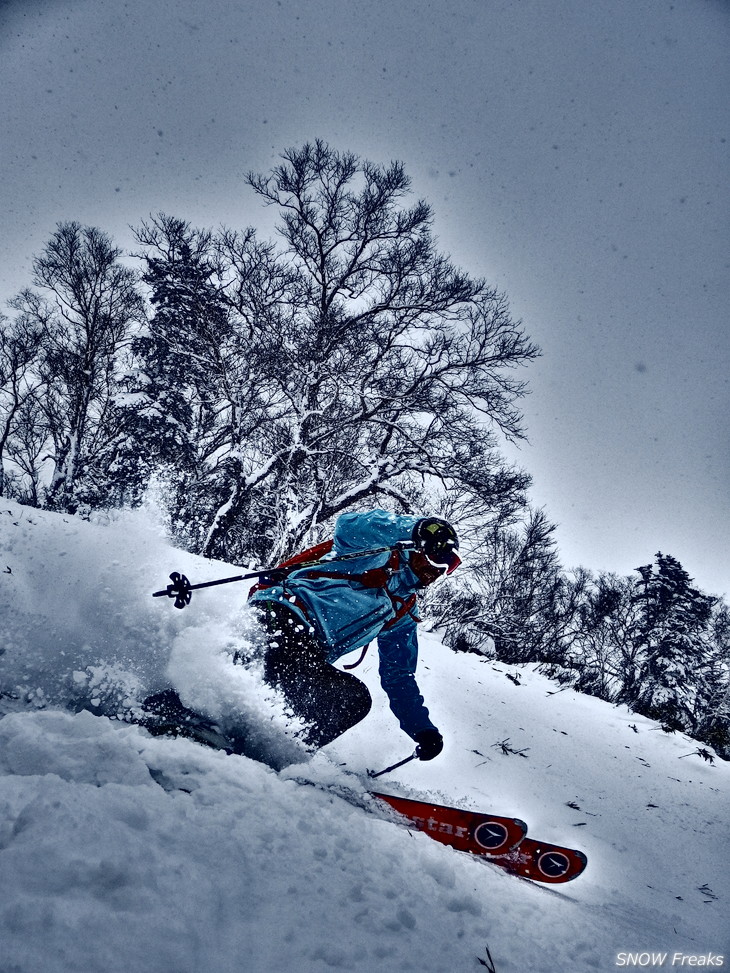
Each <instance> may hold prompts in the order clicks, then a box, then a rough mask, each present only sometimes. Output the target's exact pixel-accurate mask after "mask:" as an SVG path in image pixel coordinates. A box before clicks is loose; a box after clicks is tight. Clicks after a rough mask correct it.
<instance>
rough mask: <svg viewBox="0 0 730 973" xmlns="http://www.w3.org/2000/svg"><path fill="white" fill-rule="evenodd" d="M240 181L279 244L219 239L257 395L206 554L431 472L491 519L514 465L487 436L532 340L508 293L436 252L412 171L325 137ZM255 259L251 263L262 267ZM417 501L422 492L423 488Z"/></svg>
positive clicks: (510, 489)
mask: <svg viewBox="0 0 730 973" xmlns="http://www.w3.org/2000/svg"><path fill="white" fill-rule="evenodd" d="M283 160H284V161H283V163H282V164H281V165H279V166H277V167H276V168H275V169H274V171H273V172H272V173H271V174H270V175H268V176H261V175H250V176H249V180H248V181H249V184H250V185H251V186H252V187H253V189H254V190H255V192H256V193H257V194H258V195H259V196H260V197H261V198H262V199H263V200H264V201H265V202H266V203H267V204H270V205H273V206H276V207H277V208H278V210H279V213H280V216H281V225H280V233H281V236H282V238H283V242H284V247H283V249H278V250H274V249H272V248H270V247H262V245H261V244H259V243H258V242H257V241H256V240H255V237H254V236H253V234H252V233H251V232H250V231H248V232H247V233H245V234H236V233H227V234H225V235H224V236H223V237H222V238H221V240H220V247H219V252H220V258H221V265H220V276H221V280H222V282H223V285H224V293H225V295H226V299H227V301H228V303H229V307H230V310H231V313H232V315H234V317H235V320H236V322H237V324H238V327H239V328H240V329H241V330H243V331H244V332H245V334H246V336H247V349H248V354H247V361H248V362H249V363H250V367H252V368H254V369H255V371H256V374H257V376H258V381H259V385H258V386H257V388H258V389H259V390H262V394H264V396H265V398H266V401H267V409H266V414H265V415H264V416H262V418H261V421H259V422H258V424H257V426H256V428H255V429H254V430H250V432H249V434H248V436H247V439H246V441H245V443H242V444H241V446H240V447H239V445H238V444H235V445H234V444H232V449H231V451H230V453H229V456H228V465H227V467H226V470H225V477H224V479H222V480H221V483H225V493H224V496H223V498H222V502H221V504H220V505H219V507H218V509H217V510H215V511H214V513H213V516H212V518H211V523H210V531H209V534H208V538H207V541H206V544H205V547H204V551H205V553H206V554H209V555H213V556H221V555H226V556H228V557H230V556H231V553H232V552H231V549H230V544H231V539H232V536H233V534H232V528H234V527H235V526H236V525H240V524H241V523H245V524H246V525H248V528H249V530H250V531H251V534H252V537H253V538H255V540H254V543H253V544H252V546H251V548H250V549H249V550H248V551H245V550H243V549H240V550H238V551H236V552H235V553H236V555H237V556H241V555H243V554H253V555H254V556H259V557H264V558H266V559H270V558H272V557H273V558H276V557H278V556H279V555H282V554H286V553H288V552H290V551H292V550H294V549H295V548H297V547H299V546H300V545H301V544H302V543H303V542H306V541H307V540H308V539H309V538H313V537H316V536H317V533H318V531H319V530H320V525H323V524H326V523H327V522H328V521H330V520H331V518H333V517H334V516H336V515H337V514H338V513H340V512H341V511H343V510H346V509H348V508H349V507H352V506H354V505H361V506H362V505H363V504H365V505H367V504H368V503H375V502H378V503H383V502H385V503H392V504H395V505H398V506H400V507H401V508H402V509H410V508H412V506H413V503H412V498H413V497H414V495H417V496H419V497H420V498H421V500H420V502H421V503H423V502H424V501H423V492H424V489H428V487H429V485H430V484H442V485H445V486H446V487H447V488H448V490H449V492H451V493H457V494H460V495H463V496H466V497H470V498H471V499H472V501H473V502H474V503H475V504H478V505H479V507H480V508H481V510H482V511H484V510H486V509H489V510H491V511H492V512H493V514H494V517H495V519H496V518H497V517H499V516H500V515H501V514H503V513H504V511H506V510H509V511H514V510H515V509H517V508H518V507H519V506H520V505H522V504H523V503H524V493H523V491H524V489H525V487H526V485H527V483H528V479H527V477H526V476H525V475H524V474H522V473H521V472H520V471H516V470H514V469H512V468H510V467H508V466H507V464H505V462H504V461H503V459H502V457H501V456H500V455H499V453H498V448H497V447H498V443H499V435H500V434H502V435H504V436H507V437H509V438H519V437H520V436H521V435H522V429H521V416H520V413H519V410H518V409H517V406H516V402H517V400H518V399H519V397H520V396H521V395H522V394H523V393H524V384H523V382H522V381H521V380H519V379H518V378H517V377H516V376H515V369H516V368H517V367H518V366H520V365H524V364H526V363H528V362H529V361H530V360H531V359H532V358H534V357H535V355H536V354H537V351H536V349H535V347H534V346H533V345H532V344H530V343H529V341H528V340H527V339H526V338H525V335H524V333H523V331H522V329H521V327H520V326H519V325H518V324H517V323H515V322H514V321H513V320H512V319H511V317H510V315H509V311H508V308H507V304H506V301H505V299H504V297H503V296H502V295H500V294H498V293H497V292H496V290H494V288H492V287H489V286H488V285H487V284H486V283H485V282H484V281H482V280H475V279H473V278H471V277H469V276H468V275H467V274H465V273H464V272H462V271H460V270H458V269H457V268H456V267H455V266H454V265H453V264H452V263H451V262H450V260H449V259H448V258H447V257H445V256H444V255H442V254H441V253H439V252H438V250H437V249H436V245H435V242H434V240H433V237H432V234H431V226H432V214H431V211H430V208H429V207H428V206H427V205H426V204H425V203H424V202H422V201H418V202H416V203H414V204H412V205H407V202H406V197H407V195H408V193H409V191H410V180H409V178H408V177H407V175H406V174H405V172H404V170H403V167H402V165H400V164H399V163H392V164H390V165H387V166H380V165H375V164H373V163H370V162H367V161H362V160H360V159H359V158H358V157H356V156H355V155H353V154H351V153H340V152H337V151H335V150H334V149H332V148H331V147H329V146H328V145H326V144H324V143H322V142H319V141H318V142H316V143H314V144H312V145H305V146H304V147H303V148H301V149H292V150H290V151H288V152H287V153H286V154H285V155H284V157H283ZM262 268H263V272H262ZM426 502H427V503H428V501H426Z"/></svg>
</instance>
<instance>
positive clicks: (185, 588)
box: [152, 568, 277, 608]
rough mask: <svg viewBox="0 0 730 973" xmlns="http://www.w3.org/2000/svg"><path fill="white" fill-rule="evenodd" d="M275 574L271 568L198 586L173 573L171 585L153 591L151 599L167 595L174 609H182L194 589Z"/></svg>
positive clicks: (204, 582)
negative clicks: (172, 599)
mask: <svg viewBox="0 0 730 973" xmlns="http://www.w3.org/2000/svg"><path fill="white" fill-rule="evenodd" d="M276 573H277V572H276V569H275V568H272V569H270V570H268V571H254V572H253V573H251V574H237V575H236V576H235V577H233V578H219V579H218V580H217V581H201V582H200V584H190V582H189V581H188V579H187V578H186V577H185V575H184V574H180V573H179V571H173V572H172V574H171V575H170V580H171V581H172V584H169V585H168V586H167V587H166V588H163V589H162V591H153V592H152V597H153V598H162V597H164V596H165V595H167V597H168V598H174V599H175V608H184V607H185V606H186V605H189V604H190V598H191V593H192V592H193V591H195V589H196V588H212V587H214V586H215V585H218V584H230V583H231V582H232V581H245V580H247V579H248V578H264V577H271V576H272V575H274V576H275V575H276Z"/></svg>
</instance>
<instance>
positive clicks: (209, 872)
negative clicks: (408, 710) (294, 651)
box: [0, 501, 730, 973]
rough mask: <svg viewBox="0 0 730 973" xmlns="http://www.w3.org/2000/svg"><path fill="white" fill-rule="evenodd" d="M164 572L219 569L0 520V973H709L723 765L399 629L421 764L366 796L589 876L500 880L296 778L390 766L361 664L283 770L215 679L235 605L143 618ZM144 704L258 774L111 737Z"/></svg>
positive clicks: (178, 749)
mask: <svg viewBox="0 0 730 973" xmlns="http://www.w3.org/2000/svg"><path fill="white" fill-rule="evenodd" d="M171 570H181V571H184V572H185V573H186V574H187V575H188V576H189V577H190V578H191V580H193V581H194V582H197V581H204V580H209V579H212V578H216V577H225V576H227V575H229V574H236V573H239V569H237V568H234V569H231V568H230V566H227V565H222V564H220V563H212V562H208V561H204V560H202V559H200V558H195V557H193V556H192V555H189V554H185V553H183V552H180V551H176V550H173V549H171V547H170V546H169V544H168V542H167V541H166V540H165V539H164V538H163V537H162V535H161V532H160V531H159V529H158V528H157V527H156V526H155V525H154V520H153V518H152V517H151V516H150V515H148V514H144V513H141V512H136V513H134V514H123V515H120V516H119V517H118V518H117V519H114V520H113V521H111V522H109V523H108V524H103V525H102V524H98V523H95V524H89V523H86V522H83V521H81V520H79V519H77V518H73V517H66V516H61V515H55V514H50V513H47V512H42V511H35V510H30V509H28V508H23V507H20V506H18V505H16V504H13V503H11V502H7V501H2V504H1V505H0V692H3V693H5V694H6V695H5V696H4V705H1V706H0V712H2V711H3V710H5V711H9V712H7V715H5V716H4V717H2V718H0V889H2V896H1V897H0V973H71V971H73V973H79V971H84V973H97V971H98V973H202V971H205V973H280V971H281V973H284V971H287V973H288V971H297V973H310V971H311V973H315V971H317V973H324V971H328V970H352V971H358V973H372V971H375V970H377V971H387V973H390V971H393V973H395V971H398V973H400V971H405V970H413V971H418V973H450V971H468V970H475V971H476V970H480V969H481V970H484V969H485V967H484V966H483V965H481V964H480V962H479V960H480V959H485V958H486V947H487V945H488V946H489V949H490V951H491V954H492V956H493V958H494V960H495V964H496V969H497V971H498V973H556V971H560V973H587V971H593V970H612V969H615V968H617V967H619V966H629V965H636V964H638V963H640V964H641V965H642V966H646V965H652V964H653V966H654V968H657V967H661V966H664V967H665V968H675V969H676V968H682V967H684V968H687V966H690V965H691V966H697V965H699V966H705V967H710V968H714V969H718V968H726V969H727V968H730V936H729V935H728V903H729V902H730V875H729V873H728V867H727V864H728V857H729V856H728V838H727V830H728V829H727V823H728V822H727V815H728V811H727V809H728V789H729V787H728V785H729V783H730V767H729V766H728V764H726V763H723V762H722V761H716V762H715V764H714V765H711V764H709V763H708V762H706V761H704V760H703V759H702V758H701V757H700V756H699V755H698V754H697V744H696V743H694V742H693V741H691V740H689V739H687V738H685V737H682V736H679V735H667V734H665V733H663V732H662V731H661V730H660V729H659V728H658V727H657V725H656V724H653V723H651V722H650V721H648V720H645V719H641V718H637V717H635V716H634V715H633V714H630V713H628V712H627V711H626V710H624V709H622V708H616V707H612V706H610V705H608V704H606V703H604V702H602V701H599V700H596V699H592V698H589V697H585V696H580V695H578V694H576V693H574V692H572V691H571V690H565V691H559V687H557V686H555V685H554V684H552V683H550V682H549V681H548V680H546V679H545V678H543V677H542V676H540V675H539V674H537V673H535V672H534V671H533V670H532V669H531V668H529V667H527V668H517V667H508V666H504V665H500V664H496V663H494V662H492V661H490V660H485V659H482V658H479V657H476V656H466V655H461V656H457V655H455V654H453V653H451V652H450V651H448V650H447V649H445V648H444V647H443V646H442V645H440V643H439V642H438V640H437V639H436V638H435V637H433V636H430V635H428V634H427V633H426V634H424V635H423V636H422V640H421V641H422V653H421V661H420V666H419V683H420V685H421V688H422V690H423V692H424V695H425V696H426V698H427V701H428V703H429V705H430V709H431V713H432V716H433V717H434V720H435V722H436V723H437V724H438V725H439V726H440V728H441V729H442V732H443V733H444V736H445V738H446V748H445V750H444V753H443V754H442V755H441V756H440V757H439V758H437V759H436V760H435V761H433V762H431V763H425V764H424V763H420V762H417V761H414V762H412V763H410V764H408V765H406V766H405V767H403V768H401V769H400V770H399V771H396V772H395V773H394V774H392V775H391V776H390V777H383V778H381V779H380V780H379V781H378V787H379V788H380V789H381V790H385V791H390V792H391V793H401V794H404V795H406V796H412V797H416V798H419V797H420V798H424V797H425V798H428V799H433V800H434V801H435V802H437V803H448V804H455V805H461V806H464V807H468V808H473V809H477V810H492V811H495V812H501V813H505V814H511V815H515V816H517V817H521V818H523V819H524V820H526V821H527V822H528V824H529V825H530V834H532V835H534V836H537V837H539V838H543V839H545V840H548V841H557V842H563V843H567V844H571V845H573V846H575V847H579V848H581V849H583V850H584V851H585V852H586V853H587V854H588V858H589V864H588V869H587V871H586V872H585V873H584V875H583V876H581V877H580V878H579V879H577V880H576V881H575V882H574V883H572V884H569V885H566V886H563V887H558V888H552V887H541V886H538V885H535V884H531V883H529V882H524V881H521V880H519V879H516V878H513V877H511V876H508V875H506V874H505V873H503V872H501V871H500V870H499V869H497V868H495V867H494V866H491V865H489V864H486V863H484V862H482V861H478V860H475V859H472V858H469V857H468V856H466V855H461V854H459V853H456V852H454V851H452V850H451V849H448V848H446V847H444V846H441V845H439V844H437V843H435V842H433V841H431V840H430V839H429V838H428V837H427V836H426V835H423V834H420V833H415V832H412V831H410V830H409V829H407V828H406V827H401V826H399V825H398V824H396V823H394V822H393V821H392V820H388V819H387V815H385V814H378V813H375V811H374V810H373V811H372V812H370V811H368V810H365V809H363V808H361V807H357V806H353V805H352V804H351V803H348V802H346V801H345V800H343V799H342V797H340V796H337V795H336V794H335V793H332V792H327V791H326V790H322V789H320V788H319V787H315V786H309V785H307V784H306V783H303V782H302V781H303V780H304V781H306V780H309V781H317V782H319V783H320V784H324V785H327V784H332V785H337V786H338V787H347V788H349V789H351V790H352V791H353V792H355V793H356V794H358V795H359V797H360V800H361V801H362V802H364V803H367V795H366V783H365V782H366V781H367V778H366V776H365V771H366V769H367V768H375V769H380V768H382V767H385V766H387V765H389V764H391V763H393V762H395V761H396V760H398V759H400V758H402V757H404V756H406V755H407V754H408V753H409V752H410V751H411V750H412V745H411V742H410V741H409V740H408V738H407V737H405V736H404V735H403V734H402V732H401V731H400V730H399V728H398V727H397V725H396V723H395V721H394V720H393V718H392V717H391V715H390V713H389V711H388V709H387V706H386V704H385V701H384V696H383V693H382V691H381V690H380V688H379V686H378V682H377V672H376V665H375V662H376V660H375V652H374V651H371V653H370V654H369V656H368V658H367V659H366V662H365V663H364V664H363V666H362V667H361V668H360V669H359V670H357V672H358V673H359V674H360V676H361V678H363V679H364V680H365V681H366V682H367V683H368V685H369V686H370V688H371V692H372V693H373V697H374V701H375V705H374V707H373V711H372V713H371V714H370V716H369V717H368V719H367V720H366V721H364V723H362V724H360V725H359V726H358V727H356V728H354V729H353V730H352V731H350V732H349V733H348V734H346V735H345V736H344V737H343V738H341V739H340V740H339V741H336V742H335V743H334V744H332V745H330V746H329V747H328V748H326V749H325V750H324V751H322V752H320V753H319V754H317V755H315V756H314V757H313V758H307V756H306V754H304V752H303V751H302V750H301V748H300V747H299V745H298V743H297V739H296V727H294V728H293V729H292V728H288V726H287V722H286V718H285V714H284V712H283V709H282V707H281V705H280V702H279V700H278V699H277V698H276V697H275V696H274V695H272V694H271V692H270V691H268V690H267V689H266V688H265V687H264V686H263V685H262V683H261V680H260V678H259V675H258V673H257V670H256V665H255V664H252V665H251V666H250V667H248V668H245V667H241V666H233V665H232V664H231V654H232V652H233V651H234V650H235V649H236V648H240V649H244V650H246V649H247V648H249V647H250V646H251V645H252V644H253V629H252V626H251V621H250V618H249V617H248V613H247V612H246V610H245V609H244V608H242V605H243V602H244V596H245V587H244V586H243V585H241V584H234V585H228V586H225V587H221V588H215V589H212V590H208V591H204V592H197V593H193V600H192V603H191V605H190V607H188V608H187V609H185V610H184V611H178V610H176V609H174V608H173V606H172V603H171V602H170V601H168V600H167V599H153V598H151V597H150V594H151V592H152V591H153V590H155V589H157V588H161V587H163V586H164V585H165V583H166V581H167V575H168V574H169V572H170V571H171ZM170 682H172V683H173V684H174V685H175V686H176V687H177V688H178V690H179V691H180V693H181V696H182V697H183V700H184V701H185V702H186V703H187V704H188V705H191V706H195V707H197V708H199V709H202V710H204V711H205V712H207V713H209V714H210V715H211V716H214V717H215V718H216V719H218V720H220V721H222V722H223V723H226V722H236V723H238V724H244V725H246V727H247V728H248V732H249V735H250V737H251V739H252V752H253V753H255V754H257V755H258V756H265V757H266V758H267V760H268V761H269V763H271V764H273V766H274V767H275V768H277V769H272V768H271V767H270V766H267V765H266V764H264V763H262V762H259V761H257V760H253V759H250V758H248V757H239V756H227V755H225V754H222V753H218V752H213V751H210V750H208V749H206V748H203V747H201V746H198V745H197V744H194V743H191V742H189V741H186V740H182V739H166V738H153V737H150V736H149V735H148V734H147V733H146V732H145V731H144V730H142V729H141V728H139V727H138V726H136V725H134V724H129V723H125V722H124V721H123V720H122V719H119V718H117V717H119V716H122V717H123V716H124V715H125V714H126V713H129V712H131V711H133V710H134V708H135V707H136V706H137V705H138V703H139V700H140V699H141V698H143V696H144V695H145V694H146V693H148V692H149V691H151V690H153V689H157V688H161V687H162V686H164V685H167V684H169V683H170ZM8 694H10V695H8ZM11 697H18V698H11ZM0 702H3V701H0ZM82 707H88V708H89V709H90V710H92V711H93V714H97V715H93V714H92V712H88V711H84V710H83V709H82ZM80 709H81V710H82V711H80V712H77V710H80ZM99 714H107V715H99ZM109 717H111V718H109ZM503 743H504V746H500V744H503ZM514 751H519V752H514ZM630 953H631V954H634V955H633V956H631V955H628V954H630ZM637 954H644V955H643V956H639V955H637ZM651 954H660V955H659V956H655V957H654V958H653V959H652V957H651ZM661 954H667V955H666V956H665V958H664V960H663V962H662V961H661ZM718 956H722V957H723V960H722V965H719V961H718ZM690 957H694V961H693V962H690V959H689V958H690Z"/></svg>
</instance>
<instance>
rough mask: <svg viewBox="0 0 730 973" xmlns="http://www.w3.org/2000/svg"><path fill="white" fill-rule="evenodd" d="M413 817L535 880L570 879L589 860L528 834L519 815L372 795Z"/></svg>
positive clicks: (448, 841) (434, 833) (441, 837)
mask: <svg viewBox="0 0 730 973" xmlns="http://www.w3.org/2000/svg"><path fill="white" fill-rule="evenodd" d="M373 797H377V798H378V799H379V800H381V801H385V802H386V803H387V804H389V805H390V806H391V807H392V808H393V809H394V810H395V811H398V813H399V814H402V815H403V816H404V817H406V818H408V819H409V821H412V822H413V824H415V825H416V827H417V828H418V829H419V831H425V832H426V834H427V835H428V836H429V837H430V838H433V839H434V840H435V841H440V842H441V843H442V844H445V845H449V846H450V847H452V848H455V849H456V850H457V851H466V852H469V854H472V855H480V856H482V857H484V858H486V859H487V860H489V861H490V862H493V863H494V864H495V865H499V867H500V868H504V869H505V870H506V871H508V872H510V873H511V874H513V875H520V876H521V877H522V878H529V879H532V881H534V882H549V883H559V882H569V881H570V880H571V879H574V878H577V877H578V876H579V875H580V874H581V872H583V870H584V869H585V867H586V864H587V862H588V859H587V858H586V856H585V855H584V854H583V852H582V851H575V850H574V849H571V848H563V847H562V845H552V844H548V843H546V842H539V841H535V840H534V839H532V838H526V837H525V835H526V833H527V825H526V824H525V823H524V821H520V820H519V819H518V818H507V817H501V816H498V815H494V814H483V813H481V812H479V811H464V810H462V809H460V808H455V807H443V806H441V805H439V804H428V803H426V802H424V801H412V800H410V799H409V798H406V797H393V796H392V795H390V794H373Z"/></svg>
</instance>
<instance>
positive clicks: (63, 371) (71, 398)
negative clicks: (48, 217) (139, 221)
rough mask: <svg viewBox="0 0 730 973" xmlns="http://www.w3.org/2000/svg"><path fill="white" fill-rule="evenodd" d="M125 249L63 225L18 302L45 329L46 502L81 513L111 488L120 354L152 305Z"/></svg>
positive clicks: (41, 369) (41, 368) (88, 230)
mask: <svg viewBox="0 0 730 973" xmlns="http://www.w3.org/2000/svg"><path fill="white" fill-rule="evenodd" d="M121 256H122V254H121V251H120V250H119V249H118V248H117V247H115V246H114V245H113V244H112V241H111V239H110V238H109V237H108V236H107V235H106V234H105V233H104V232H102V231H101V230H99V229H97V228H95V227H82V226H81V225H80V224H79V223H76V222H69V223H60V224H59V225H58V227H57V229H56V232H55V233H54V234H53V236H52V237H51V239H50V241H49V242H48V244H47V245H46V247H45V248H44V250H43V252H42V253H41V254H40V256H38V257H36V259H35V260H34V262H33V272H34V273H33V284H34V288H35V289H27V290H25V291H23V292H22V293H21V294H20V295H19V296H18V297H17V298H15V299H14V301H12V302H11V303H12V306H13V307H15V308H16V310H18V311H19V312H20V313H21V315H22V317H23V319H24V320H25V321H26V322H28V326H29V327H32V328H33V329H34V330H36V331H38V332H40V334H41V355H40V361H39V373H40V375H41V378H42V379H43V382H44V385H43V395H42V397H41V398H40V400H39V401H40V403H41V405H42V409H43V415H44V421H45V424H46V428H47V431H48V450H47V451H48V453H49V454H50V457H51V462H52V473H51V476H50V482H49V484H48V487H47V492H46V499H45V503H46V505H47V506H49V507H52V508H54V509H59V510H68V511H72V512H73V511H74V510H76V509H77V508H78V506H79V504H80V503H91V504H92V505H93V504H99V503H104V502H105V500H106V497H107V494H108V489H109V481H108V477H107V474H108V471H109V468H110V467H111V465H112V463H113V462H114V457H115V449H116V445H117V443H118V440H119V435H120V429H119V424H118V419H117V417H116V415H115V395H116V391H117V380H118V377H119V371H120V364H121V357H122V354H123V352H124V350H125V349H126V348H127V346H128V344H129V340H130V336H131V333H132V331H133V329H134V328H135V327H136V326H137V324H138V323H139V321H140V320H141V319H142V317H143V313H144V306H143V302H142V298H141V296H140V294H139V292H138V290H137V285H136V276H135V274H134V272H133V271H132V270H131V269H129V268H128V267H126V266H124V265H123V264H122V262H121V259H120V258H121Z"/></svg>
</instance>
